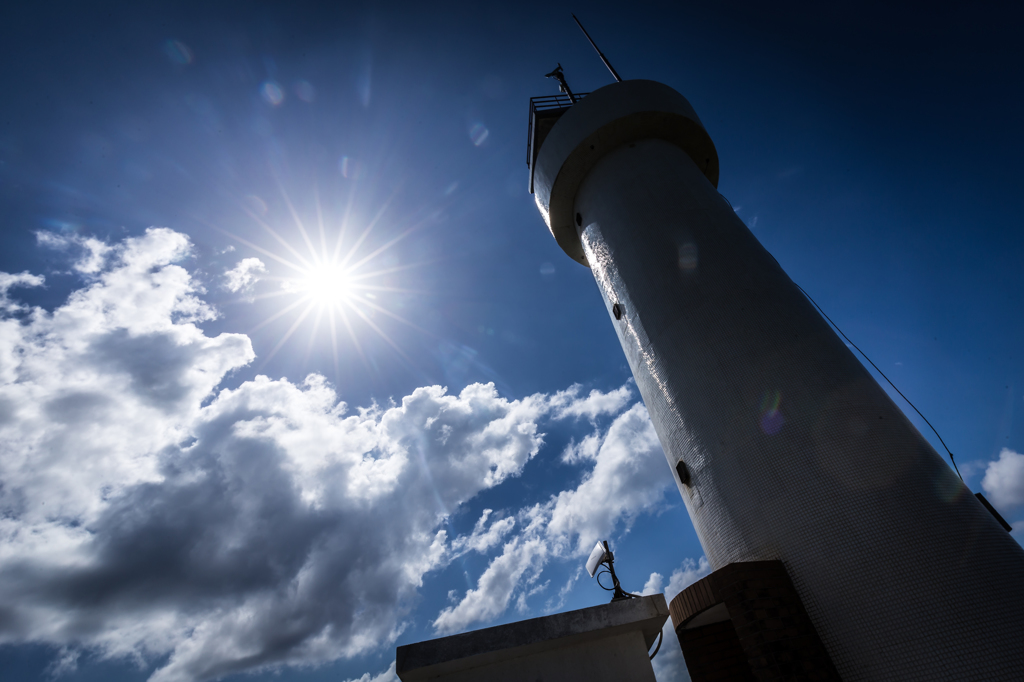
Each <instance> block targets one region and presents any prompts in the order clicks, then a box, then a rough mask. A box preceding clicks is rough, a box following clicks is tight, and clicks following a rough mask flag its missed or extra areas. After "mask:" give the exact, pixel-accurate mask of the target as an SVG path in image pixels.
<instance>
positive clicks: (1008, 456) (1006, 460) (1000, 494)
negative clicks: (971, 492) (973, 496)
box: [981, 448, 1024, 509]
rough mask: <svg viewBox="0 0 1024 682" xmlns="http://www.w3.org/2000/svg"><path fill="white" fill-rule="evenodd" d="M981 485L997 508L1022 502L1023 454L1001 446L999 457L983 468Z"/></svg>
mask: <svg viewBox="0 0 1024 682" xmlns="http://www.w3.org/2000/svg"><path fill="white" fill-rule="evenodd" d="M981 487H982V488H983V489H984V490H985V492H986V493H988V497H989V501H990V502H992V504H993V505H994V506H996V507H997V508H1003V509H1006V508H1011V507H1017V506H1019V505H1022V504H1024V455H1022V454H1020V453H1019V452H1014V451H1013V450H1010V449H1009V448H1003V449H1002V451H1001V452H1000V453H999V459H997V460H996V461H994V462H990V463H989V465H988V468H987V469H986V470H985V478H983V479H982V481H981Z"/></svg>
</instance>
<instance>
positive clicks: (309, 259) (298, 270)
mask: <svg viewBox="0 0 1024 682" xmlns="http://www.w3.org/2000/svg"><path fill="white" fill-rule="evenodd" d="M279 188H280V191H281V196H282V198H283V200H284V204H285V206H286V207H287V211H288V215H289V218H290V220H289V221H288V225H285V226H283V227H282V226H278V225H275V224H274V223H275V221H274V220H272V219H270V218H269V217H268V216H267V215H266V214H267V213H268V210H267V208H266V204H264V203H263V202H262V201H261V200H258V204H257V205H245V204H243V205H242V210H243V211H244V212H245V213H246V214H247V215H248V217H249V218H251V219H252V221H253V222H254V223H255V224H256V225H259V226H260V227H261V228H262V229H263V231H265V232H266V233H267V234H268V235H269V236H270V237H271V238H272V239H273V241H274V242H275V246H276V247H278V248H267V247H265V246H261V245H260V244H258V243H256V241H255V240H253V239H247V238H245V237H242V236H240V235H238V234H235V233H234V232H230V231H228V230H225V229H223V228H221V227H218V226H213V225H211V227H214V228H215V229H217V230H218V231H220V232H222V233H224V234H226V235H227V236H229V237H231V238H232V239H234V240H235V241H237V242H239V243H240V244H244V245H245V246H247V247H249V248H250V249H252V250H254V251H256V252H258V253H260V254H262V255H263V256H266V257H267V258H268V259H270V260H272V261H274V263H276V267H273V266H272V267H271V268H270V274H269V275H268V276H267V277H265V278H264V279H265V280H267V281H268V282H274V283H276V284H277V286H276V287H274V288H273V289H272V290H269V291H266V290H265V291H263V292H261V293H259V294H256V295H255V296H254V297H253V300H255V301H266V300H269V299H273V300H277V301H280V304H281V305H280V307H278V308H277V309H276V310H274V311H273V312H272V313H270V314H269V315H267V316H266V317H265V318H264V319H262V320H261V321H260V322H258V323H257V324H256V325H255V326H254V327H252V328H251V329H250V330H249V332H250V333H251V332H255V331H258V330H260V329H263V328H265V327H267V326H268V325H271V324H272V323H274V322H277V321H279V320H282V319H284V320H287V321H290V324H288V327H287V329H286V331H284V333H283V334H282V335H281V337H280V338H279V339H277V341H276V343H275V345H274V347H273V348H272V349H271V350H270V352H269V353H267V354H265V355H264V356H263V357H262V358H261V364H260V368H262V367H263V366H265V365H266V364H267V363H268V362H269V361H270V360H271V359H272V358H273V357H274V356H275V355H276V354H277V353H278V352H279V351H280V350H281V349H282V348H284V347H285V345H286V344H287V343H288V342H289V340H291V339H292V337H293V336H295V335H296V333H297V332H298V331H299V330H300V329H302V330H303V333H306V329H305V327H308V338H307V343H306V356H307V357H308V356H309V354H310V352H311V350H312V348H313V346H314V344H315V343H317V341H318V340H321V341H322V340H323V337H327V338H328V339H329V343H330V346H331V351H332V355H333V359H334V369H335V374H337V373H338V370H339V366H340V364H341V363H342V361H343V360H344V358H343V357H342V350H341V349H342V345H343V344H344V341H345V340H346V339H347V340H348V341H349V342H351V347H352V348H353V349H354V350H355V352H356V354H357V355H359V357H360V358H361V360H362V362H363V363H364V364H365V365H366V366H367V367H369V366H370V362H369V360H368V358H367V354H366V352H365V345H366V344H367V343H370V342H372V339H373V338H378V339H380V340H383V341H384V342H385V343H386V344H387V345H388V346H390V347H391V348H392V349H393V350H394V351H395V352H396V353H398V355H399V356H400V357H401V358H402V359H403V360H404V361H405V362H406V363H409V364H411V362H412V361H411V360H410V358H409V357H408V355H407V354H406V353H405V352H404V351H403V350H402V348H401V347H400V346H399V344H398V343H397V342H396V341H395V339H394V338H393V337H392V336H391V335H390V334H389V333H388V332H387V330H386V329H384V328H383V327H382V326H381V325H380V324H378V321H375V319H374V318H378V320H379V317H385V318H389V319H392V320H395V321H397V322H400V323H402V324H405V325H408V326H410V327H412V328H415V329H417V330H419V331H421V332H423V333H425V334H429V332H427V331H426V330H425V329H423V328H422V327H420V326H419V325H417V324H415V323H414V322H412V321H411V320H409V319H407V318H405V317H403V316H401V315H399V314H398V313H396V312H395V311H394V310H392V309H391V308H390V307H389V304H388V302H387V301H388V299H389V295H392V294H394V295H408V294H414V295H415V294H422V293H424V292H421V291H418V290H416V289H411V288H404V287H400V286H395V282H394V280H395V277H396V276H400V275H399V273H401V272H402V271H406V270H410V269H412V268H417V267H421V266H423V265H424V264H425V263H423V262H416V263H406V264H401V263H398V262H397V258H396V257H395V256H396V252H395V251H393V249H394V247H395V246H396V245H397V244H398V243H399V242H401V241H402V240H403V239H405V238H406V237H408V236H409V235H410V234H411V233H413V232H414V231H416V230H417V229H418V228H419V227H421V226H422V225H423V221H418V222H415V223H413V224H411V225H408V226H406V227H404V228H403V229H399V230H398V231H397V233H395V230H394V224H393V223H389V224H388V225H387V227H388V228H389V229H388V230H387V231H388V232H391V233H392V234H394V236H391V237H390V238H389V239H387V240H386V241H384V242H383V243H378V244H375V243H374V240H373V237H378V236H379V232H383V231H384V230H382V229H381V227H382V226H383V225H384V223H385V220H384V217H385V215H386V214H387V213H388V209H389V207H390V204H391V200H389V201H387V202H385V203H384V205H383V206H381V207H380V209H379V210H378V211H377V212H376V215H374V216H373V217H372V219H370V220H368V221H366V222H365V224H364V225H361V226H359V227H361V229H358V230H357V229H353V222H354V220H353V218H352V214H353V211H352V198H351V196H350V198H349V201H348V203H347V206H346V209H345V210H344V212H343V214H342V215H341V216H340V217H337V218H333V219H332V218H331V217H328V216H325V215H324V210H323V206H322V204H321V201H320V197H319V194H318V193H314V201H313V203H314V204H315V220H314V221H307V220H304V219H303V216H302V215H301V214H300V212H299V211H298V210H297V209H296V207H295V205H294V203H293V202H292V200H291V198H290V197H289V196H288V193H287V192H286V191H285V190H284V188H283V187H280V185H279ZM393 198H394V197H392V199H393ZM312 222H315V224H311V223H312ZM288 226H290V227H294V232H293V234H292V235H290V236H291V238H289V237H288V236H286V232H285V229H284V227H288ZM275 271H276V272H275ZM264 288H265V289H267V288H269V287H264ZM366 330H370V332H371V334H370V335H369V336H367V334H366Z"/></svg>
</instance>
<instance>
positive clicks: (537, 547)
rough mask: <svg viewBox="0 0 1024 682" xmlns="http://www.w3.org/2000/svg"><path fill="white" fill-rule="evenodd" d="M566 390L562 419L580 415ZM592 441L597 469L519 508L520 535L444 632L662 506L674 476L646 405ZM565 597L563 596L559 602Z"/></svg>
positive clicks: (447, 614)
mask: <svg viewBox="0 0 1024 682" xmlns="http://www.w3.org/2000/svg"><path fill="white" fill-rule="evenodd" d="M574 388H575V387H574ZM569 390H570V391H572V390H574V389H569ZM564 394H565V392H562V393H559V394H556V396H555V397H554V398H553V399H552V403H554V404H555V411H556V416H561V415H566V414H570V415H571V414H573V412H572V411H570V410H567V409H566V405H567V403H566V402H561V401H564V398H563V396H564ZM592 396H593V394H591V397H592ZM589 399H590V397H588V400H589ZM595 402H596V401H595ZM588 438H592V439H593V440H595V441H596V442H597V444H596V445H593V446H588V448H590V449H592V450H594V451H595V454H594V455H593V458H592V459H593V462H594V464H593V469H592V470H591V471H589V472H588V473H587V474H586V475H585V476H584V479H583V481H582V482H581V483H580V485H579V486H578V487H577V488H575V489H574V490H568V491H564V492H561V493H559V494H558V495H555V496H552V498H551V499H550V500H549V501H548V502H547V503H545V504H538V505H534V506H532V507H528V508H525V509H522V510H520V511H519V513H518V514H517V525H518V527H519V528H520V529H521V530H520V531H519V533H518V535H516V536H515V537H513V538H512V539H511V540H510V541H509V542H508V543H506V544H505V546H504V548H503V551H502V553H501V554H500V555H499V556H497V557H495V558H494V559H493V560H492V561H491V563H490V565H488V567H487V569H486V570H485V571H484V573H483V574H482V575H481V576H480V578H479V580H478V582H477V586H476V587H475V588H473V589H471V590H469V591H468V592H467V593H466V596H465V597H464V598H463V599H462V601H460V602H459V603H458V604H456V605H454V606H451V607H448V608H446V609H444V610H443V611H442V612H441V613H440V614H439V615H438V617H437V619H436V620H435V621H434V628H435V629H436V630H437V632H439V633H443V634H446V633H451V632H457V631H460V630H464V629H466V628H467V627H469V626H470V625H472V624H473V623H477V622H481V621H487V620H491V619H493V618H495V617H496V616H498V615H500V614H501V613H503V612H504V611H505V609H506V608H507V606H508V603H509V600H510V598H511V597H512V595H513V593H514V592H515V591H516V590H517V589H522V588H523V586H524V585H529V584H531V583H532V582H533V581H535V580H536V579H537V577H538V576H539V575H540V573H541V571H542V570H543V569H544V566H545V564H546V563H547V562H548V560H549V559H551V558H553V557H556V558H568V557H579V556H583V555H585V554H586V553H587V552H589V551H590V549H591V548H592V547H593V545H594V544H595V543H596V542H597V540H598V539H606V538H608V537H610V536H611V534H612V532H613V531H615V529H616V528H617V527H624V528H625V529H626V530H628V528H629V527H630V525H631V524H632V522H633V521H634V520H635V519H636V518H637V516H639V515H640V514H641V513H643V512H645V511H651V510H653V509H655V508H658V507H659V506H660V505H661V504H662V503H663V500H664V493H665V491H666V489H667V488H668V485H669V483H670V482H671V478H670V477H669V476H668V475H667V474H668V472H667V471H666V466H667V465H666V463H665V458H664V456H663V455H662V452H661V446H660V445H659V443H658V439H657V436H656V434H655V433H654V427H653V425H652V424H651V421H650V418H649V417H648V415H647V411H646V410H645V409H644V407H643V405H642V404H641V403H637V404H635V405H633V406H632V407H630V408H629V409H628V410H626V411H625V412H623V413H622V414H620V415H618V416H617V417H616V418H615V419H614V420H613V422H612V424H611V425H610V426H609V427H608V430H607V431H606V432H603V433H602V432H597V433H596V434H592V436H588ZM584 442H587V441H586V440H585V441H584ZM570 585H571V581H570ZM527 596H529V595H527ZM564 596H565V595H564V594H560V595H559V597H560V601H561V600H564ZM524 599H525V597H524Z"/></svg>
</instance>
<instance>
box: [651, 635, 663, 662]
mask: <svg viewBox="0 0 1024 682" xmlns="http://www.w3.org/2000/svg"><path fill="white" fill-rule="evenodd" d="M663 639H665V631H664V630H661V631H660V632H659V633H658V646H656V647H654V653H653V654H651V655H650V656H649V657H648V658H650V659H651V660H652V661H653V660H654V657H655V656H657V655H658V652H659V651H661V640H663Z"/></svg>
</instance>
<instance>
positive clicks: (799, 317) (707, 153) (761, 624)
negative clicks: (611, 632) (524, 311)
mask: <svg viewBox="0 0 1024 682" xmlns="http://www.w3.org/2000/svg"><path fill="white" fill-rule="evenodd" d="M529 137H530V144H529V148H528V157H527V161H528V164H529V169H530V189H531V191H532V192H533V193H534V196H535V200H536V204H537V207H538V209H539V210H540V213H541V215H542V216H543V218H544V221H545V222H546V223H547V226H548V228H549V229H550V231H551V234H552V236H553V237H554V238H555V240H556V241H557V242H558V244H559V246H561V247H562V249H563V250H564V251H565V253H566V254H567V255H568V256H569V257H570V258H572V259H573V260H575V261H577V262H578V263H580V264H582V265H584V266H587V267H589V268H590V270H591V272H592V273H593V275H594V280H595V281H596V283H597V286H598V289H599V290H600V293H601V296H602V298H603V299H604V303H605V307H606V309H607V311H608V316H609V320H610V323H611V325H612V328H613V329H614V330H615V334H616V335H617V336H618V338H619V341H620V343H621V344H622V349H623V352H624V353H625V355H626V358H627V360H628V362H629V365H630V368H631V369H632V372H633V376H634V377H635V379H636V384H637V387H638V389H639V391H640V394H641V395H642V397H643V400H644V403H645V404H646V406H647V409H648V411H649V412H650V416H651V420H652V421H653V423H654V428H655V430H656V431H657V433H658V437H659V439H660V441H661V444H662V447H663V449H664V452H665V456H666V458H667V459H668V463H669V466H670V468H669V470H668V471H671V472H672V473H671V475H672V476H673V477H674V478H675V482H676V485H677V486H678V489H679V493H680V495H681V496H682V499H683V501H684V503H685V505H686V508H687V511H688V512H689V515H690V519H691V520H692V522H693V526H694V528H695V529H696V531H697V535H698V537H699V539H700V542H701V544H702V546H703V549H704V552H705V554H706V555H707V558H708V561H709V562H710V564H711V567H712V569H714V571H713V573H711V574H710V575H709V576H708V577H707V578H705V579H704V580H702V581H701V582H700V583H699V584H697V585H695V586H692V587H691V588H689V589H688V590H686V591H684V593H682V594H680V595H679V597H678V598H677V599H676V600H673V602H672V604H671V611H672V618H673V623H674V625H675V628H676V632H677V635H678V636H679V640H680V643H681V645H682V647H683V651H684V655H685V656H686V660H687V665H688V667H689V668H690V673H691V676H692V677H693V679H694V680H695V682H696V681H697V680H699V679H704V678H707V677H706V676H707V675H711V674H713V673H714V672H715V671H718V672H721V671H723V670H726V669H729V670H732V668H729V666H734V667H735V670H736V672H735V675H736V676H735V677H730V678H729V679H760V680H767V679H780V680H781V679H808V680H810V679H841V680H845V681H847V682H854V681H861V680H864V681H867V680H873V681H875V680H877V681H879V682H881V681H890V680H922V681H924V680H927V681H929V682H934V681H938V680H957V681H961V680H986V681H988V680H1019V679H1021V678H1022V676H1024V549H1022V548H1021V547H1020V546H1019V545H1018V544H1017V543H1016V542H1015V541H1014V540H1013V539H1012V538H1011V537H1010V535H1009V534H1008V533H1007V532H1006V530H1005V529H1004V528H1003V527H1002V526H1001V525H1000V523H999V522H998V521H997V520H996V518H995V517H994V516H993V515H992V514H991V513H990V512H989V511H987V510H986V509H985V507H984V506H983V505H982V504H981V503H980V502H979V501H978V499H976V498H975V496H974V495H972V494H971V492H970V491H969V490H968V489H967V488H966V486H965V485H964V484H963V483H962V482H961V481H960V480H959V478H958V477H957V476H956V475H955V474H954V473H953V472H952V471H951V470H950V468H949V467H948V466H947V465H946V464H945V462H944V461H943V460H942V458H941V457H940V456H939V455H938V454H937V453H936V452H935V450H934V449H933V448H932V447H931V445H930V444H929V443H928V441H927V440H925V439H924V438H923V437H922V436H921V434H920V433H919V432H918V431H917V429H916V428H915V427H914V426H913V424H911V422H910V421H909V420H908V419H907V418H906V416H905V415H904V414H903V413H902V412H901V411H900V409H899V408H898V407H897V406H896V405H895V404H894V403H893V402H892V400H891V399H890V398H889V397H888V395H887V394H886V393H885V392H884V391H883V390H882V388H881V387H880V386H879V385H878V384H877V383H876V382H875V380H874V379H873V378H872V376H871V375H870V374H869V373H868V372H867V370H866V369H865V368H864V366H863V365H862V364H861V363H860V362H859V361H858V360H857V358H856V357H854V355H853V354H852V353H851V352H850V350H849V349H848V348H847V346H846V345H845V344H844V343H843V341H842V340H841V339H840V338H839V337H838V336H837V335H836V334H835V333H834V332H833V331H832V329H831V328H830V327H829V325H828V324H827V323H826V322H825V320H824V319H822V317H821V315H819V314H818V312H817V311H816V310H815V309H814V308H813V307H812V305H811V304H810V303H809V302H808V300H807V299H806V298H805V297H804V296H803V295H802V293H801V291H800V290H799V289H798V287H797V286H796V285H795V284H794V283H793V282H792V280H790V278H789V277H788V276H787V275H786V273H785V272H784V271H783V269H782V268H781V266H780V265H779V264H778V263H777V262H776V260H775V259H774V258H773V257H772V255H771V254H770V253H768V251H767V250H765V248H764V247H763V246H762V245H761V244H760V243H759V242H758V241H757V239H756V238H755V237H754V235H753V234H752V233H751V232H750V230H748V229H747V227H746V226H745V225H744V224H743V222H742V221H741V220H740V219H739V217H738V216H737V215H736V214H735V212H734V211H733V209H732V206H731V205H730V204H729V202H728V201H727V200H726V199H725V198H724V197H723V196H722V195H721V194H719V192H718V190H717V186H718V177H719V160H718V154H717V152H716V150H715V146H714V143H713V142H712V140H711V137H710V136H709V135H708V133H707V131H706V130H705V128H704V126H703V124H702V123H701V121H700V119H699V118H698V116H697V114H696V112H695V111H694V109H693V108H692V107H691V106H690V104H689V102H688V101H687V100H686V99H685V98H684V97H683V96H682V95H680V94H679V93H678V92H676V91H675V90H673V89H672V88H670V87H668V86H666V85H664V84H661V83H657V82H653V81H646V80H630V81H622V82H616V83H613V84H611V85H608V86H605V87H602V88H600V89H599V90H596V91H594V92H592V93H590V94H587V95H582V94H576V95H574V96H572V97H571V98H570V97H569V96H555V97H542V98H534V100H532V101H531V109H530V131H529ZM666 475H668V473H666ZM664 541H665V542H672V538H671V537H666V538H665V539H664ZM710 642H713V643H716V646H717V648H714V647H709V646H707V644H708V643H710ZM719 644H720V646H718V645H719ZM712 648H714V650H715V651H721V652H725V653H720V654H714V655H711V654H710V653H708V652H710V651H711V650H712ZM716 657H717V658H716ZM744 666H745V667H744ZM702 676H705V677H703V678H702ZM715 679H718V678H715Z"/></svg>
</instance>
